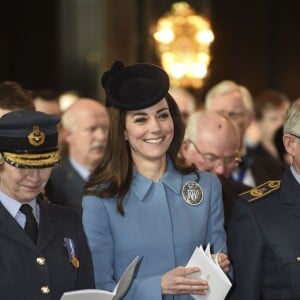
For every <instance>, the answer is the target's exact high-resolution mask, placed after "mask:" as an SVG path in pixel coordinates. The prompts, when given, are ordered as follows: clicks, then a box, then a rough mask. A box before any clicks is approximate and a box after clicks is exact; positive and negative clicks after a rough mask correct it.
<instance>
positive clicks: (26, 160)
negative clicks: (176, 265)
mask: <svg viewBox="0 0 300 300" xmlns="http://www.w3.org/2000/svg"><path fill="white" fill-rule="evenodd" d="M58 122H59V118H58V117H54V116H49V115H47V114H44V113H42V112H37V111H29V110H16V111H14V112H10V113H7V114H5V115H4V116H3V117H1V118H0V155H1V157H0V159H1V164H0V245H1V247H0V249H1V250H0V278H1V280H0V298H1V299H10V300H19V299H24V300H33V299H34V300H38V299H51V300H54V299H55V300H59V299H60V298H61V296H62V294H63V293H64V292H66V291H71V290H78V289H86V288H93V287H94V277H93V267H92V260H91V255H90V251H89V248H88V244H87V241H86V237H85V234H84V232H83V229H82V224H81V219H80V218H79V217H78V216H77V214H76V213H75V212H74V211H72V210H71V209H68V208H64V207H60V206H57V205H53V204H49V203H47V202H45V201H43V199H42V198H41V197H40V196H39V195H40V193H41V191H42V190H43V189H44V186H45V184H46V182H47V180H48V178H49V176H50V173H51V170H52V167H53V166H55V165H56V164H58V162H59V152H58V148H57V137H58V133H57V127H56V126H57V123H58Z"/></svg>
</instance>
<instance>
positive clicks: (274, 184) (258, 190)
mask: <svg viewBox="0 0 300 300" xmlns="http://www.w3.org/2000/svg"><path fill="white" fill-rule="evenodd" d="M279 188H280V180H269V181H267V182H265V183H263V184H261V185H259V186H256V187H254V188H253V189H251V190H249V191H247V192H244V193H241V194H239V196H240V197H241V198H242V199H244V200H245V201H247V202H248V203H250V202H253V201H255V200H257V199H260V198H262V197H264V196H266V195H268V194H270V193H272V192H273V191H276V190H277V189H279Z"/></svg>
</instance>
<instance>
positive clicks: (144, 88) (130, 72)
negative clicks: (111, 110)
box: [101, 61, 170, 110]
mask: <svg viewBox="0 0 300 300" xmlns="http://www.w3.org/2000/svg"><path fill="white" fill-rule="evenodd" d="M101 83H102V86H103V87H104V89H105V92H106V106H108V107H109V106H113V107H116V108H118V109H120V110H137V109H143V108H146V107H149V106H152V105H154V104H156V103H157V102H159V101H161V100H162V99H163V98H164V97H166V95H167V94H168V91H169V85H170V83H169V77H168V75H167V73H166V72H165V71H164V70H163V69H162V68H161V67H159V66H157V65H153V64H148V63H137V64H134V65H131V66H128V67H124V65H123V63H122V62H120V61H116V62H115V63H114V64H113V65H112V67H111V69H110V70H108V71H106V72H105V73H104V74H103V76H102V79H101Z"/></svg>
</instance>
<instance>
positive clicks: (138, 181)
mask: <svg viewBox="0 0 300 300" xmlns="http://www.w3.org/2000/svg"><path fill="white" fill-rule="evenodd" d="M102 85H103V87H104V89H105V92H106V105H107V106H108V110H109V114H110V128H109V134H108V142H107V149H106V153H105V155H104V158H103V160H102V161H101V163H100V165H99V166H98V167H97V169H96V170H95V172H94V173H93V175H92V176H91V178H90V180H89V182H88V184H87V186H86V195H85V196H84V199H83V225H84V230H85V232H86V235H87V238H88V242H89V245H90V249H91V252H92V257H93V263H94V273H95V281H96V287H97V288H100V289H105V290H112V289H113V288H114V286H115V284H116V282H118V280H119V279H120V276H121V275H122V273H123V272H124V270H125V268H126V267H127V265H128V264H129V263H130V262H131V261H132V259H133V258H134V257H135V256H141V257H142V260H141V263H140V265H139V268H138V271H137V274H136V278H135V280H134V281H133V283H132V286H131V288H130V289H129V291H128V293H127V295H126V296H125V298H124V299H128V300H129V299H130V300H141V299H143V300H148V299H149V300H156V299H157V300H158V299H176V300H177V299H178V300H179V299H181V300H183V299H186V300H187V299H193V298H192V296H191V295H190V294H198V295H202V294H206V293H207V292H208V289H209V286H208V283H207V281H206V280H204V279H192V278H188V277H186V276H187V275H191V274H193V273H196V272H199V268H198V267H197V266H195V267H191V268H187V267H184V266H185V265H186V264H187V262H188V260H189V258H190V256H191V255H192V253H193V251H194V249H195V247H196V246H200V245H203V246H206V245H207V244H208V243H210V244H211V246H212V248H213V251H214V252H215V253H217V252H225V253H226V235H225V232H224V229H223V206H222V198H221V187H220V183H219V181H218V180H217V179H216V177H215V176H214V175H212V174H210V173H206V172H197V171H195V169H194V168H188V169H187V168H184V167H183V166H181V165H180V163H179V162H178V160H177V154H178V150H179V148H180V145H181V141H182V137H183V130H184V129H183V126H182V123H181V119H180V113H179V110H178V108H177V105H176V104H175V102H174V100H173V99H172V97H171V96H170V95H169V94H168V90H169V78H168V76H167V74H166V72H165V71H163V70H162V69H161V68H160V67H158V66H155V65H151V64H143V63H140V64H134V65H131V66H128V67H124V65H123V64H122V63H121V62H119V61H117V62H115V63H114V64H113V66H112V68H111V69H110V70H109V71H107V72H105V73H104V75H103V77H102ZM219 262H220V264H221V266H222V267H223V269H224V270H225V271H227V270H228V267H229V260H228V258H227V255H226V254H224V253H222V254H220V255H219ZM200 269H201V266H200Z"/></svg>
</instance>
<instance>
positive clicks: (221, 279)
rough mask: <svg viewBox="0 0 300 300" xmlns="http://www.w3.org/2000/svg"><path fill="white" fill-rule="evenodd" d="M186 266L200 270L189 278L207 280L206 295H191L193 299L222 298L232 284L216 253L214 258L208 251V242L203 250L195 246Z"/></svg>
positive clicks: (217, 299) (222, 299)
mask: <svg viewBox="0 0 300 300" xmlns="http://www.w3.org/2000/svg"><path fill="white" fill-rule="evenodd" d="M186 266H187V267H199V268H200V272H197V273H194V274H192V275H190V276H189V277H191V278H203V279H205V280H207V282H208V288H209V289H208V291H207V294H206V295H192V296H193V297H194V299H195V300H224V299H225V297H226V295H227V293H228V292H229V290H230V288H231V286H232V284H231V282H230V280H229V279H228V277H227V276H226V274H225V273H224V272H223V270H222V268H221V267H220V266H219V264H218V254H217V255H216V257H215V259H213V258H212V256H211V253H210V245H209V244H208V245H207V247H206V249H205V251H204V250H203V248H202V246H200V247H196V248H195V250H194V253H193V254H192V256H191V258H190V260H189V261H188V263H187V265H186Z"/></svg>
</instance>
